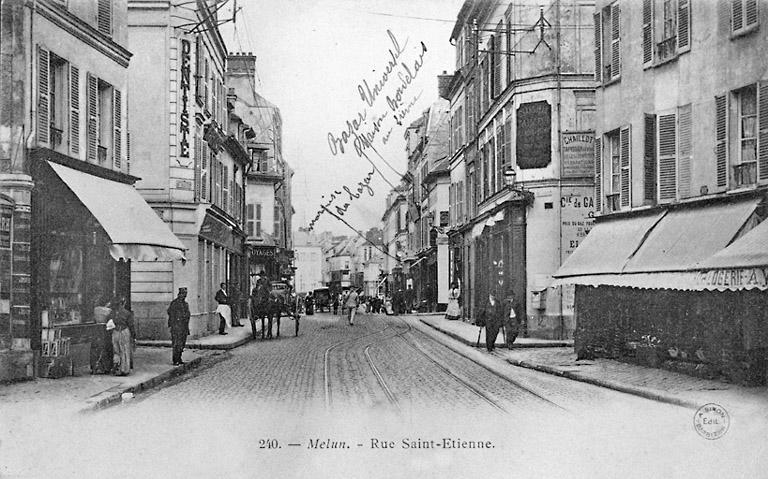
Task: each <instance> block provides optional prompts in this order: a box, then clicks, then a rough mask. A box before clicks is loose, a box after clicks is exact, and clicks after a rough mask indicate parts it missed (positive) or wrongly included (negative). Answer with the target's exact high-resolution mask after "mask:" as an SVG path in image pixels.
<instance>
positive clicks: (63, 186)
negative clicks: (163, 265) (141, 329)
mask: <svg viewBox="0 0 768 479" xmlns="http://www.w3.org/2000/svg"><path fill="white" fill-rule="evenodd" d="M33 156H34V157H35V161H34V168H33V179H34V181H35V188H34V190H33V192H32V235H31V258H32V261H31V263H32V264H31V285H30V286H31V287H30V288H29V296H28V301H29V303H28V304H29V314H30V316H31V322H30V324H31V325H32V329H33V334H32V336H31V337H32V344H31V347H32V349H33V350H35V351H39V352H40V361H39V362H38V374H40V375H41V376H49V377H58V376H61V375H65V374H69V373H72V372H74V371H76V370H78V369H83V370H86V369H89V370H90V371H91V372H99V365H100V364H104V362H102V360H103V359H104V358H103V355H104V354H105V349H104V345H105V344H106V343H107V342H108V337H107V333H106V328H105V324H104V323H106V320H107V318H106V316H105V315H104V314H101V312H102V311H103V309H100V308H103V307H106V306H107V305H108V304H109V303H110V302H111V301H113V300H114V299H117V298H120V297H122V298H125V299H126V301H127V307H128V308H129V309H130V297H131V280H130V278H131V261H132V260H133V261H173V260H183V259H184V246H183V244H182V243H181V242H180V241H179V240H178V238H177V237H176V236H175V235H174V234H173V233H172V232H171V231H170V230H169V229H168V227H167V226H166V225H165V223H164V222H163V221H162V220H161V219H160V218H159V217H158V216H157V215H156V214H155V213H154V211H153V210H152V209H151V208H150V207H149V205H147V203H146V202H145V201H144V200H143V198H142V197H141V196H140V195H139V194H138V192H136V190H135V189H134V188H133V186H132V184H133V182H135V181H136V180H137V178H135V177H131V176H129V175H125V174H122V173H117V172H114V171H112V170H106V169H104V168H100V167H97V166H95V165H91V164H87V163H83V162H76V161H73V160H71V159H68V158H66V157H64V158H62V157H60V156H58V155H56V154H54V153H53V152H47V151H37V152H36V155H33ZM19 292H20V293H21V289H19ZM17 299H18V298H17Z"/></svg>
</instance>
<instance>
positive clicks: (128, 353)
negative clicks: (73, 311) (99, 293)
mask: <svg viewBox="0 0 768 479" xmlns="http://www.w3.org/2000/svg"><path fill="white" fill-rule="evenodd" d="M112 325H113V326H114V328H113V329H112V349H113V350H114V353H113V356H112V358H113V359H112V361H113V364H114V368H115V375H116V376H127V375H128V374H129V373H130V372H131V369H133V348H134V346H135V344H134V341H133V338H135V332H134V325H133V313H132V312H130V311H128V310H127V309H125V296H120V297H118V298H116V299H115V301H114V302H113V303H112ZM107 329H109V324H108V325H107Z"/></svg>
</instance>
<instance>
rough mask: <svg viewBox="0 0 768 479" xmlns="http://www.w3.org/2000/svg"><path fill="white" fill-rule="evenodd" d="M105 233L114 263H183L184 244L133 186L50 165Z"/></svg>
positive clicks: (61, 166) (54, 164)
mask: <svg viewBox="0 0 768 479" xmlns="http://www.w3.org/2000/svg"><path fill="white" fill-rule="evenodd" d="M48 164H49V165H50V167H51V168H52V169H53V171H54V172H55V173H56V175H58V177H59V178H61V180H62V181H63V182H64V184H65V185H67V187H68V188H69V189H70V190H71V191H72V192H73V193H74V194H75V195H76V196H77V198H78V199H79V200H80V202H82V204H83V205H84V206H85V207H86V208H88V210H89V211H90V212H91V214H93V216H94V218H95V219H96V220H97V221H98V222H99V224H100V225H101V227H102V228H103V229H104V231H105V232H106V234H107V236H108V237H109V239H110V241H111V242H112V245H111V246H110V248H109V253H110V254H111V255H112V257H113V258H114V259H115V260H119V259H120V258H123V259H126V260H127V259H130V260H134V261H157V260H161V261H168V260H175V259H181V260H184V259H185V258H184V250H185V249H186V248H185V247H184V244H182V242H181V241H180V240H179V239H178V238H177V237H176V235H174V234H173V232H171V230H170V229H169V228H168V225H166V224H165V222H164V221H163V220H161V219H160V218H159V217H158V216H157V214H156V213H155V212H154V211H153V210H152V208H151V207H150V206H149V205H148V204H147V202H146V201H144V198H142V197H141V195H140V194H139V193H138V192H137V191H136V189H134V188H133V186H131V185H129V184H126V183H120V182H117V181H110V180H107V179H104V178H99V177H97V176H93V175H89V174H87V173H83V172H81V171H78V170H75V169H72V168H69V167H66V166H63V165H59V164H57V163H53V162H48Z"/></svg>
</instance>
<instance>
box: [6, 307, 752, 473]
mask: <svg viewBox="0 0 768 479" xmlns="http://www.w3.org/2000/svg"><path fill="white" fill-rule="evenodd" d="M282 326H283V328H282V331H281V333H282V335H281V337H280V338H279V339H273V340H256V341H253V342H251V343H249V344H247V345H245V346H242V347H240V348H238V349H235V350H233V351H231V352H229V353H227V355H229V358H228V359H226V360H223V361H216V362H212V364H210V365H208V366H207V367H206V366H203V367H201V368H200V369H199V370H197V371H195V372H193V373H192V374H190V375H188V376H186V377H184V378H181V379H178V380H176V381H175V382H171V383H169V384H167V385H166V386H164V387H161V388H158V389H155V390H152V391H149V392H147V393H143V394H140V395H138V396H137V397H136V399H133V400H129V401H124V402H123V403H122V404H121V405H118V406H115V407H112V408H109V409H106V410H103V411H98V412H95V413H92V414H89V415H85V416H80V418H79V419H77V420H76V421H75V423H74V427H62V428H61V430H62V431H63V432H62V434H60V435H58V436H56V439H55V440H54V439H47V438H42V439H41V438H40V437H36V438H35V437H34V434H32V435H22V434H16V435H15V441H14V443H13V444H7V443H5V444H3V451H4V452H5V453H6V454H7V456H6V457H8V458H13V459H14V460H13V461H10V462H9V463H8V466H7V467H8V469H7V470H8V471H14V472H15V473H20V474H22V475H23V474H25V473H26V474H27V475H31V476H34V477H39V476H40V474H42V473H43V472H45V473H54V471H56V470H58V469H57V468H58V467H60V465H61V464H62V463H63V461H66V462H67V463H68V467H67V469H68V470H72V471H78V474H79V475H78V477H90V475H91V473H94V474H95V472H96V471H97V470H103V468H104V467H106V466H109V467H110V468H111V469H114V470H118V471H126V474H125V476H126V477H150V476H151V477H158V476H159V475H162V476H163V477H306V476H307V475H308V471H323V472H322V474H320V475H318V474H316V473H312V474H311V475H312V476H313V477H397V473H396V472H397V471H398V470H400V471H409V472H410V473H412V471H414V470H420V471H423V473H424V477H471V475H470V474H472V473H474V472H475V471H477V470H478V468H480V467H482V468H483V476H484V477H509V472H510V471H511V470H518V471H528V472H529V473H531V474H533V472H534V471H535V472H536V473H537V474H544V475H546V476H549V477H563V476H567V477H613V476H614V474H610V473H606V474H605V475H603V476H601V475H599V474H598V475H597V476H595V474H594V468H593V467H590V466H593V465H594V464H603V465H605V468H606V469H605V470H606V471H611V470H613V471H614V472H615V471H616V470H619V469H618V468H620V470H622V471H627V470H628V469H627V468H628V467H631V468H633V469H632V470H635V471H636V472H637V474H636V475H632V474H626V472H624V473H623V475H624V476H630V477H655V476H663V475H664V474H668V475H672V476H680V477H693V476H695V477H715V476H718V475H722V474H724V473H725V472H724V471H726V469H723V467H724V465H725V464H726V462H724V461H723V460H722V458H724V457H727V456H728V455H734V454H744V452H745V449H750V448H751V449H753V451H752V452H750V457H756V458H757V457H762V456H760V454H759V451H758V450H759V449H760V448H761V447H762V446H761V444H762V443H761V442H760V441H757V440H754V436H755V435H756V434H759V432H760V429H759V428H752V429H750V427H749V425H747V424H744V423H743V422H739V421H738V419H737V418H734V426H733V427H732V431H731V432H729V434H727V435H726V436H725V437H723V438H721V439H720V440H718V441H717V448H715V449H713V448H712V447H710V446H711V445H712V444H713V442H712V441H706V440H704V439H702V438H701V437H699V436H698V435H697V434H696V432H695V431H694V429H693V427H692V419H693V415H694V411H692V410H690V409H686V408H683V407H679V406H673V405H669V404H663V403H659V402H654V401H650V400H647V399H643V398H640V397H636V396H631V395H627V394H623V393H620V392H617V391H613V390H610V389H604V388H600V387H596V386H593V385H590V384H585V383H581V382H577V381H571V380H568V379H565V378H560V377H557V376H553V375H548V374H544V373H541V372H538V371H533V370H530V369H524V368H519V367H515V366H511V365H510V364H509V363H507V362H506V361H505V360H504V357H503V354H497V353H494V354H488V353H486V352H485V351H481V350H476V349H474V348H471V347H468V346H466V345H459V344H458V343H457V342H455V341H454V340H452V339H450V338H447V337H446V336H444V335H441V334H440V333H437V332H435V331H434V330H433V329H432V328H430V327H428V326H425V325H423V324H422V323H421V322H420V321H419V320H418V318H415V317H407V316H406V317H390V316H378V315H377V316H373V315H366V316H361V317H359V318H358V320H357V321H356V323H355V325H354V326H348V325H347V324H346V322H345V321H344V320H342V319H341V318H339V317H334V316H332V315H329V314H319V315H314V316H309V317H304V318H302V322H301V331H300V334H299V336H298V337H294V336H293V326H294V324H293V322H292V321H291V320H287V321H284V322H283V325H282ZM38 420H39V418H38ZM58 422H59V423H61V421H60V418H59V419H58ZM16 427H17V430H18V431H23V430H24V427H25V425H24V424H23V423H19V424H18V425H17V426H16ZM750 437H752V438H753V439H750ZM35 441H36V442H35ZM116 443H119V444H120V447H121V449H122V450H123V451H125V452H126V454H118V455H115V454H113V453H112V451H114V448H115V447H116V445H115V444H116ZM32 444H37V446H36V447H43V448H44V450H45V451H46V454H45V456H44V458H43V459H42V460H41V461H38V462H35V463H29V461H26V462H25V461H24V460H23V458H24V457H25V456H24V454H23V453H22V451H24V450H26V449H24V448H25V447H32ZM671 444H674V453H673V454H670V445H671ZM169 448H170V451H171V452H170V453H164V454H162V455H160V454H159V452H158V451H167V450H169ZM73 449H77V450H78V451H80V453H79V454H78V456H77V457H72V456H71V454H70V451H71V450H73ZM337 449H346V450H348V451H347V452H346V453H345V454H344V455H343V456H342V455H340V454H341V452H340V451H337ZM174 451H175V452H174ZM639 451H641V452H642V454H638V452H639ZM752 453H754V454H752ZM189 457H196V458H199V462H197V463H195V464H192V463H190V462H189V461H183V462H182V461H181V459H182V458H189ZM342 458H343V460H342ZM763 466H764V465H762V464H760V462H759V460H755V461H752V462H747V463H744V464H742V465H741V466H740V467H741V468H742V469H744V471H746V472H745V474H744V475H743V477H756V474H757V471H761V470H762V469H761V468H762V467H763ZM363 467H364V469H363ZM362 470H365V471H366V473H365V474H361V473H360V471H362ZM727 470H730V469H727ZM371 471H374V472H371ZM376 471H379V472H378V473H377V472H376ZM580 471H583V472H584V474H581V473H580ZM586 471H589V473H587V472H586ZM393 473H394V475H393ZM58 476H59V477H64V476H61V474H59V475H58ZM71 477H75V476H71ZM121 477H122V476H121Z"/></svg>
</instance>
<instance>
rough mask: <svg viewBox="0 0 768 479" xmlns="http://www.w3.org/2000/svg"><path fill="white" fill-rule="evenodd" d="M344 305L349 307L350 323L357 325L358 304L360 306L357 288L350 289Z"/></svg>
mask: <svg viewBox="0 0 768 479" xmlns="http://www.w3.org/2000/svg"><path fill="white" fill-rule="evenodd" d="M344 306H345V307H346V308H347V311H348V312H349V313H348V316H347V318H348V320H349V325H350V326H354V325H355V313H356V312H357V306H358V294H357V289H355V288H352V289H351V290H350V291H349V295H348V296H347V299H346V301H345V302H344Z"/></svg>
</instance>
